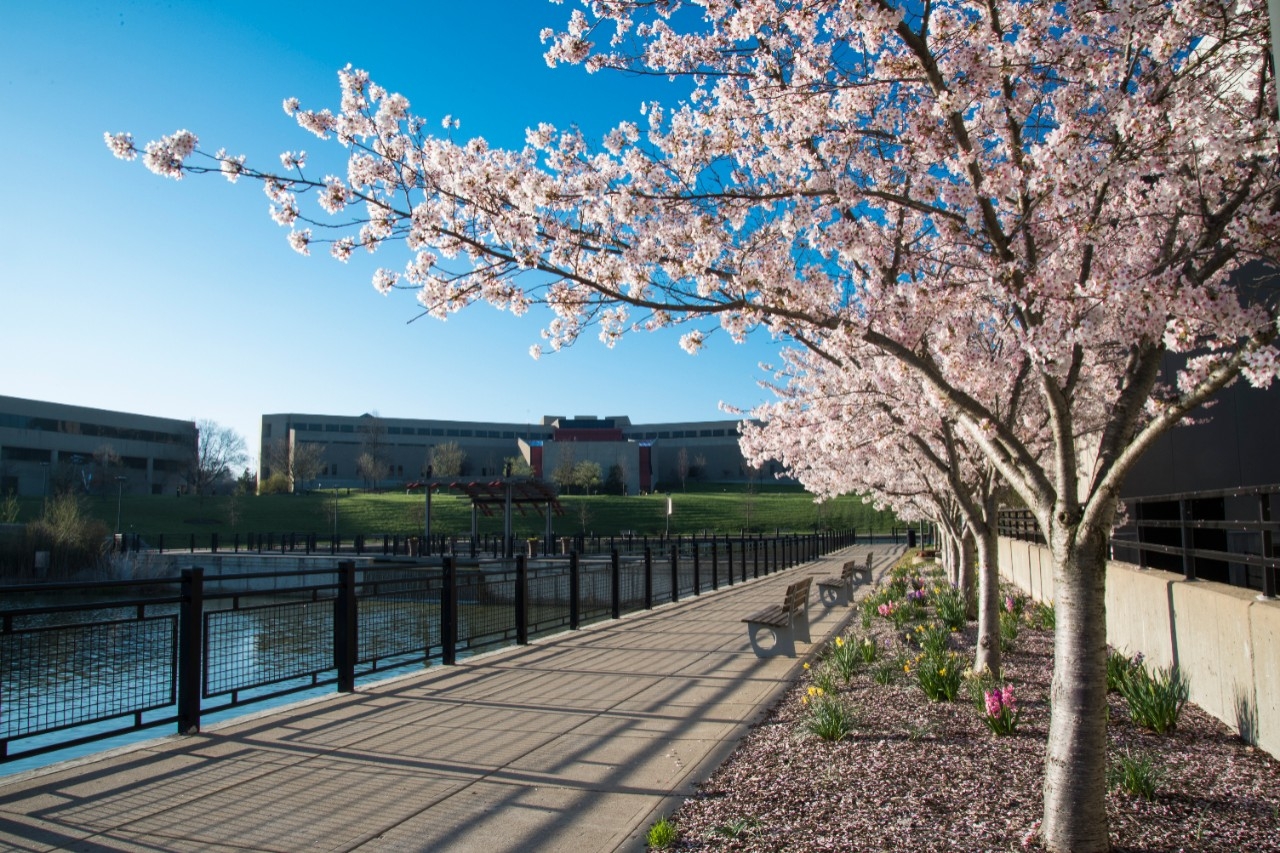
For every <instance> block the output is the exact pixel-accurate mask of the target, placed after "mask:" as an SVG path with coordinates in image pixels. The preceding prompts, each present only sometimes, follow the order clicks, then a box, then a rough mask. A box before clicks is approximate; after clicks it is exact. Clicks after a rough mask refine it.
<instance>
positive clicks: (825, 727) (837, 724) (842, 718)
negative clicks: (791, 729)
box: [804, 687, 856, 741]
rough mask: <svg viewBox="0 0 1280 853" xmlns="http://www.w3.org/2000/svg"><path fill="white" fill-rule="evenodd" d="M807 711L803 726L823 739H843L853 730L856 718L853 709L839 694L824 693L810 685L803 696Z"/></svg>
mask: <svg viewBox="0 0 1280 853" xmlns="http://www.w3.org/2000/svg"><path fill="white" fill-rule="evenodd" d="M804 699H805V704H806V705H807V706H808V712H807V713H806V714H805V718H804V728H805V730H806V731H807V732H809V733H810V734H814V735H817V736H818V737H820V738H822V739H823V740H829V741H839V740H844V739H845V738H846V737H848V736H849V733H850V732H852V731H853V729H854V726H855V725H856V718H855V716H854V713H853V711H852V710H851V709H850V708H849V706H848V705H846V704H845V702H844V700H843V699H841V698H840V697H839V696H836V695H833V694H831V693H826V692H824V691H823V690H822V689H820V688H818V687H810V688H809V695H807V696H805V697H804Z"/></svg>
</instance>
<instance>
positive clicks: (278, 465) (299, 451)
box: [266, 437, 327, 492]
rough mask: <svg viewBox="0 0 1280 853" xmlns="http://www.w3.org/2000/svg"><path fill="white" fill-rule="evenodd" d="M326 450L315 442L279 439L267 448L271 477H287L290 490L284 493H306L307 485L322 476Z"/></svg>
mask: <svg viewBox="0 0 1280 853" xmlns="http://www.w3.org/2000/svg"><path fill="white" fill-rule="evenodd" d="M326 449H327V448H326V447H325V445H323V444H316V443H315V442H310V441H297V440H296V439H295V440H293V441H290V439H289V438H285V437H281V438H277V439H275V440H274V441H272V442H271V444H270V445H268V447H267V459H266V462H267V468H268V470H269V471H270V474H269V476H275V475H277V474H279V475H281V476H283V477H285V478H286V480H287V481H288V488H286V489H285V490H284V491H293V492H297V491H306V490H307V483H309V482H310V481H312V480H314V479H315V478H316V477H318V476H320V470H321V469H322V468H323V467H324V455H325V451H326Z"/></svg>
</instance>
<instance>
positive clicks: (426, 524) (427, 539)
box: [421, 465, 436, 557]
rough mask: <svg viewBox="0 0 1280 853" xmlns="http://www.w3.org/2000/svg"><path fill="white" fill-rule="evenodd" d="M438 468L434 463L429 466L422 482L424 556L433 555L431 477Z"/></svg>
mask: <svg viewBox="0 0 1280 853" xmlns="http://www.w3.org/2000/svg"><path fill="white" fill-rule="evenodd" d="M435 471H436V468H435V466H434V465H428V466H427V477H426V480H425V481H424V482H423V484H422V491H423V494H424V495H425V497H424V501H425V503H426V505H425V506H424V507H423V514H422V552H421V554H422V556H423V557H430V556H431V478H432V477H434V476H435Z"/></svg>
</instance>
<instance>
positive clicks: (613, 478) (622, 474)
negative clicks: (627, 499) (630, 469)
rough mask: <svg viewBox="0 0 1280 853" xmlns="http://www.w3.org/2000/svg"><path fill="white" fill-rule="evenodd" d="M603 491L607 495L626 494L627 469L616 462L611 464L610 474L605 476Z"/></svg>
mask: <svg viewBox="0 0 1280 853" xmlns="http://www.w3.org/2000/svg"><path fill="white" fill-rule="evenodd" d="M603 491H604V493H605V494H607V495H625V494H626V493H627V469H626V468H624V467H623V466H622V464H621V463H618V462H615V463H614V464H613V465H610V466H609V475H608V476H607V477H605V480H604V486H603Z"/></svg>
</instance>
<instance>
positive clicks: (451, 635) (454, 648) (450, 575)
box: [440, 554, 458, 666]
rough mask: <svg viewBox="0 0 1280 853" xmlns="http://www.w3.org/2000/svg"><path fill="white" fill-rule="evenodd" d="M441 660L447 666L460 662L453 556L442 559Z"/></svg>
mask: <svg viewBox="0 0 1280 853" xmlns="http://www.w3.org/2000/svg"><path fill="white" fill-rule="evenodd" d="M441 569H442V576H441V579H440V658H441V660H442V661H443V663H444V665H445V666H453V665H454V664H455V663H457V662H458V577H457V571H456V570H455V568H454V565H453V555H452V554H446V555H445V556H444V557H443V558H442V559H441Z"/></svg>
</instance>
